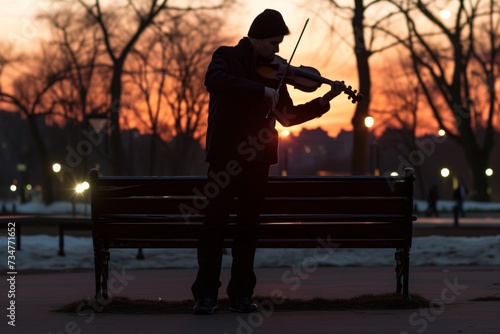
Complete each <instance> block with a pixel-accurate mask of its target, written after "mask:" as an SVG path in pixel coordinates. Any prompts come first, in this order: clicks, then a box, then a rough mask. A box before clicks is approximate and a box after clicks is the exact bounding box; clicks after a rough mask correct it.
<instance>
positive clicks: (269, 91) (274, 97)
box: [264, 86, 280, 110]
mask: <svg viewBox="0 0 500 334" xmlns="http://www.w3.org/2000/svg"><path fill="white" fill-rule="evenodd" d="M264 96H265V97H267V98H268V99H270V100H271V110H274V108H275V107H276V105H277V104H278V100H279V98H280V94H279V93H278V91H277V90H276V89H274V88H270V87H267V86H266V88H265V90H264Z"/></svg>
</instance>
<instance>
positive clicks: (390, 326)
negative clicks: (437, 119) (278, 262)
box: [0, 267, 500, 334]
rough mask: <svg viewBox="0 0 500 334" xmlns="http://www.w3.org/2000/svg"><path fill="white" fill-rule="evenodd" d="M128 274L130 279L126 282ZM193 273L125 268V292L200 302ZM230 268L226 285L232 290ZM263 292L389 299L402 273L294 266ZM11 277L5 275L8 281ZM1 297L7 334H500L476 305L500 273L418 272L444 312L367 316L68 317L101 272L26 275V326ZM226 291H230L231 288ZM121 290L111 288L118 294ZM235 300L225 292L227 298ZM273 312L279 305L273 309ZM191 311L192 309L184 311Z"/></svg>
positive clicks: (417, 289) (494, 309) (494, 307)
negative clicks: (67, 310) (194, 297)
mask: <svg viewBox="0 0 500 334" xmlns="http://www.w3.org/2000/svg"><path fill="white" fill-rule="evenodd" d="M118 273H120V276H117V275H118ZM195 274H196V271H195V270H192V269H165V270H134V271H130V272H128V271H122V270H120V269H118V270H116V271H115V272H114V274H112V276H111V277H112V278H113V277H114V278H115V280H114V282H115V283H114V285H113V288H114V290H112V291H115V295H117V296H127V297H131V298H149V299H157V298H162V299H163V300H183V299H189V298H191V295H190V292H189V287H190V285H191V283H192V282H193V280H194V277H195ZM227 276H228V271H227V270H224V271H223V275H222V281H223V282H226V283H227ZM257 276H258V286H257V290H256V294H257V295H261V296H270V295H271V292H272V291H273V290H274V293H275V294H276V293H280V294H283V295H286V296H288V297H289V298H304V299H310V298H313V297H316V296H320V297H326V298H341V297H353V296H356V295H360V294H364V293H375V294H376V293H386V292H392V291H394V288H395V278H394V269H393V268H392V267H348V268H344V267H328V268H317V270H314V271H312V272H310V273H304V272H301V273H298V272H293V271H292V268H264V269H258V270H257ZM4 277H5V276H4ZM284 278H285V279H284ZM0 286H1V290H0V296H1V300H2V305H1V309H2V310H3V311H2V312H3V313H4V315H2V317H1V318H0V319H2V324H1V325H0V328H1V330H0V332H1V333H6V334H7V333H26V334H28V333H29V334H31V333H45V334H49V333H52V334H56V333H57V334H59V333H71V334H82V333H120V334H121V333H123V334H126V333H203V334H206V333H207V334H209V333H221V334H225V333H245V334H250V333H273V334H275V333H286V334H288V333H307V334H312V333H342V334H348V333H370V334H378V333H381V334H382V333H383V334H388V333H396V334H402V333H439V334H442V333H446V334H447V333H450V334H451V333H460V334H468V333H470V334H479V333H480V334H489V333H495V334H499V333H500V302H498V301H497V302H474V301H471V299H472V298H476V297H481V296H492V295H496V296H500V268H496V267H412V268H411V274H410V292H411V293H418V294H421V295H422V296H424V297H426V298H428V299H430V300H433V301H434V303H435V305H436V306H438V308H437V309H432V310H429V309H422V310H363V311H287V312H285V311H275V310H273V309H272V308H271V307H269V308H267V309H266V312H263V313H255V314H250V315H247V314H243V315H241V314H234V313H230V312H227V311H225V310H221V311H219V312H217V313H216V314H214V315H210V316H194V315H191V314H190V313H189V312H188V313H185V312H184V313H180V314H175V315H174V314H163V315H162V314H150V315H130V314H129V315H120V314H113V315H110V314H100V315H95V314H91V313H82V314H80V315H76V314H63V313H55V312H52V311H51V310H53V309H54V308H56V307H59V306H61V305H64V304H67V303H69V302H73V301H76V300H80V299H83V298H86V297H90V296H91V295H92V294H93V289H94V276H93V273H92V272H81V273H46V274H34V275H29V274H23V273H22V272H20V273H18V274H17V276H16V297H15V302H16V322H15V323H16V326H15V327H11V326H9V325H7V322H8V321H9V319H8V318H7V317H6V315H7V314H8V312H9V311H8V310H6V307H7V300H8V298H7V292H8V289H9V287H8V286H7V284H6V279H2V284H1V285H0ZM223 287H224V285H223ZM110 289H111V287H110ZM224 296H225V294H224V293H221V297H224ZM269 305H271V306H272V304H269ZM183 311H189V310H183Z"/></svg>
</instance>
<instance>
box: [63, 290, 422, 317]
mask: <svg viewBox="0 0 500 334" xmlns="http://www.w3.org/2000/svg"><path fill="white" fill-rule="evenodd" d="M255 301H256V303H257V304H258V305H260V306H261V308H265V309H266V310H269V309H270V308H272V309H273V311H335V310H373V309H376V310H392V309H417V308H428V307H429V305H430V303H429V301H428V300H426V299H425V298H423V297H421V296H419V295H416V294H413V295H411V300H403V299H402V298H401V296H400V295H397V294H392V293H388V294H380V295H371V294H367V295H360V296H356V297H352V298H347V299H346V298H338V299H325V298H314V299H309V300H303V299H289V300H285V301H284V302H283V303H281V301H280V303H279V305H277V304H270V303H271V299H270V298H266V297H262V296H258V297H255ZM217 304H218V306H219V309H220V310H222V311H224V310H226V309H227V308H228V305H229V302H228V300H227V299H220V300H218V302H217ZM193 305H194V301H193V300H190V299H186V300H181V301H165V300H153V299H132V298H128V297H115V298H113V299H110V300H104V301H102V300H101V301H100V300H96V299H82V300H79V301H75V302H72V303H70V304H68V305H64V306H62V307H60V308H57V309H55V310H54V311H55V312H64V313H77V314H84V313H88V312H95V313H115V314H167V313H171V314H182V313H191V312H192V307H193Z"/></svg>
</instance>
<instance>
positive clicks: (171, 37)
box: [163, 14, 227, 174]
mask: <svg viewBox="0 0 500 334" xmlns="http://www.w3.org/2000/svg"><path fill="white" fill-rule="evenodd" d="M222 27H223V22H222V20H221V19H217V18H215V17H214V16H213V15H211V16H207V15H203V14H196V15H192V16H191V17H190V18H189V19H187V20H186V19H185V20H182V21H180V20H177V21H176V20H174V21H173V22H172V28H171V29H170V32H169V33H167V34H163V36H164V38H165V39H164V43H165V44H166V45H167V47H168V50H167V57H168V62H169V68H168V69H167V75H168V86H167V87H168V89H165V90H164V91H163V95H164V97H165V100H166V102H167V106H168V110H169V113H170V116H171V119H172V120H173V124H172V126H173V128H172V130H173V135H174V140H173V144H174V146H173V156H175V157H176V159H175V160H174V161H173V162H174V165H173V171H172V172H173V173H174V174H183V173H185V172H184V171H186V170H188V167H189V166H190V164H192V163H190V155H191V154H190V153H191V152H192V151H193V149H194V148H198V147H199V144H200V142H201V141H202V140H203V138H204V135H205V131H206V118H207V113H208V99H209V95H208V92H207V91H206V88H205V86H204V77H205V71H206V69H207V66H208V63H209V62H210V60H211V57H212V53H213V51H214V50H215V49H216V47H217V46H219V45H221V44H223V43H224V42H227V40H225V39H224V37H223V36H224V34H221V33H220V32H221V30H222ZM226 36H227V34H226Z"/></svg>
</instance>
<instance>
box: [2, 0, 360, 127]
mask: <svg viewBox="0 0 500 334" xmlns="http://www.w3.org/2000/svg"><path fill="white" fill-rule="evenodd" d="M178 1H179V2H180V1H181V0H178ZM103 3H106V1H103ZM170 3H173V2H170ZM242 3H243V5H242V6H238V7H236V8H235V9H234V10H232V11H231V15H229V17H228V20H229V22H228V29H231V32H232V33H234V34H235V35H236V36H239V37H241V36H245V35H246V33H247V31H248V27H249V26H250V24H251V22H252V20H253V19H254V17H255V16H256V15H258V14H259V13H260V12H262V11H263V10H264V9H265V8H273V9H276V10H278V11H280V12H281V13H282V14H283V16H284V19H285V22H286V23H287V25H288V27H289V29H290V31H291V34H290V35H288V36H286V37H285V40H284V42H283V43H282V45H281V48H280V49H281V50H280V52H279V55H280V56H281V57H283V58H285V59H290V56H291V55H292V52H293V49H294V47H295V45H296V43H297V41H298V38H299V36H300V32H301V31H302V28H303V26H304V23H305V21H306V19H307V18H310V21H309V23H308V26H307V28H306V30H305V32H304V35H303V37H302V40H301V42H300V44H299V46H298V48H297V51H296V52H295V55H294V58H293V59H292V62H291V64H292V65H294V66H299V65H307V66H313V67H315V68H317V69H318V70H319V71H320V72H321V74H322V76H323V77H325V78H328V79H331V80H343V81H345V83H346V84H347V85H351V86H352V87H353V89H356V88H357V86H358V83H357V80H358V79H357V72H356V64H355V60H354V53H353V50H352V47H351V43H352V39H353V37H352V28H351V26H350V22H348V21H345V20H343V19H341V18H339V17H333V16H332V15H330V16H328V11H322V15H321V16H322V17H321V18H320V17H318V16H316V14H314V13H313V12H312V9H311V8H305V7H304V5H303V4H304V3H306V1H303V0H274V1H272V2H270V1H268V0H252V1H242ZM316 3H319V2H316ZM351 3H352V1H349V4H351ZM53 6H55V5H54V4H53V3H52V2H50V1H46V0H16V1H15V0H0V8H1V10H0V30H1V32H2V34H1V35H2V39H3V40H7V41H10V42H11V43H13V44H14V46H15V48H19V49H24V48H26V49H29V48H31V47H33V46H34V45H36V42H37V39H38V38H40V36H43V35H44V33H47V31H46V30H45V27H44V26H42V25H41V24H40V23H39V22H37V21H36V20H34V17H35V15H36V14H37V13H40V12H43V11H47V10H50V9H52V8H53ZM326 8H328V6H327V7H326ZM325 13H326V14H325ZM326 20H327V21H328V24H331V25H334V26H335V29H336V32H335V35H332V34H331V33H330V31H329V27H328V26H327V24H326V23H325V22H324V21H326ZM229 27H230V28H229ZM342 36H344V37H342ZM239 37H238V38H237V39H239ZM237 39H236V40H235V42H237ZM328 89H329V87H328V86H326V85H323V86H322V87H321V88H320V89H318V90H317V91H315V92H313V93H303V92H300V91H297V90H295V89H293V87H290V88H289V90H290V93H291V95H292V98H293V99H294V102H295V104H299V103H304V102H307V101H309V100H311V99H313V98H315V97H318V96H321V95H322V94H324V93H325V92H326V91H327V90H328ZM361 93H362V92H361ZM354 109H355V106H354V105H353V104H352V103H351V102H350V101H349V100H348V99H347V95H344V94H342V95H340V96H339V97H337V98H336V99H335V100H333V101H332V102H331V109H330V111H329V112H328V113H327V114H325V115H324V116H323V117H321V118H319V119H317V120H313V121H310V122H308V123H306V124H305V125H303V126H304V127H306V128H310V129H313V128H317V127H321V128H323V129H324V130H325V131H327V132H328V133H329V134H330V135H331V136H336V135H337V134H338V132H339V131H340V130H341V129H345V130H351V129H352V127H351V124H350V122H351V118H352V116H353V113H354ZM300 129H301V128H300V126H296V127H292V128H290V130H291V131H292V132H293V133H298V132H299V131H300Z"/></svg>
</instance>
